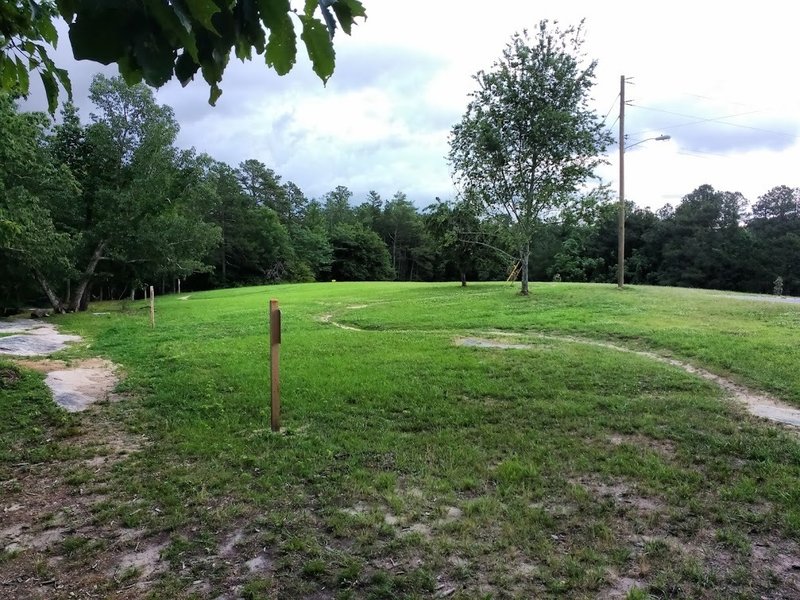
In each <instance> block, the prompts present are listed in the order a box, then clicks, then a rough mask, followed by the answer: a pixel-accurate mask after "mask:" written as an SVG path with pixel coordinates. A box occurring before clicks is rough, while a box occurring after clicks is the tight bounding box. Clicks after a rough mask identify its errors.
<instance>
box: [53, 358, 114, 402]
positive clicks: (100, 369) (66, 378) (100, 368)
mask: <svg viewBox="0 0 800 600" xmlns="http://www.w3.org/2000/svg"><path fill="white" fill-rule="evenodd" d="M114 371H115V365H114V364H113V363H112V362H109V361H107V360H103V359H97V358H95V359H91V360H87V361H83V362H82V363H80V366H77V367H73V368H70V369H64V370H57V371H50V372H49V373H48V374H47V378H46V379H45V383H46V384H47V387H49V388H50V390H51V391H52V392H53V400H55V401H56V403H57V404H58V405H59V406H61V407H62V408H63V409H64V410H66V411H68V412H79V411H82V410H86V409H87V408H88V407H89V406H90V405H91V404H94V403H95V402H101V401H104V400H106V399H108V396H109V394H110V393H111V392H112V391H113V389H114V388H115V387H116V385H117V383H119V379H118V378H117V376H116V375H115V373H114Z"/></svg>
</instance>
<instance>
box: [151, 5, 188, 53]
mask: <svg viewBox="0 0 800 600" xmlns="http://www.w3.org/2000/svg"><path fill="white" fill-rule="evenodd" d="M144 6H145V9H146V11H147V12H148V14H149V15H150V16H152V17H153V18H154V19H155V20H156V23H158V25H159V27H161V31H163V33H164V35H165V36H167V37H169V38H170V39H171V41H172V43H173V46H175V47H177V46H180V47H182V48H185V49H186V50H187V51H188V52H189V53H190V54H191V55H192V58H194V59H195V60H197V42H196V41H195V39H194V36H193V35H191V23H190V22H189V20H188V18H187V17H186V15H185V14H184V13H183V12H182V11H181V10H180V9H179V7H178V6H177V5H175V4H172V5H170V6H167V5H166V4H165V3H164V2H163V0H145V4H144Z"/></svg>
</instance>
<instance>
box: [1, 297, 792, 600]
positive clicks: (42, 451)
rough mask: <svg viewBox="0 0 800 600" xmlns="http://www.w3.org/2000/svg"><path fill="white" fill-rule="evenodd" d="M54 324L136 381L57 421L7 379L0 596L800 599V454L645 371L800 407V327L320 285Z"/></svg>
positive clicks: (768, 306) (736, 411)
mask: <svg viewBox="0 0 800 600" xmlns="http://www.w3.org/2000/svg"><path fill="white" fill-rule="evenodd" d="M270 298H277V299H278V300H279V301H280V304H281V309H282V311H283V336H282V337H283V339H282V342H283V343H282V347H281V371H282V379H281V385H282V399H283V429H282V431H281V432H280V433H279V434H273V433H271V432H270V428H269V362H268V359H269V340H268V319H267V307H268V301H269V299H270ZM741 298H745V297H744V296H741ZM93 313H99V314H93ZM53 322H54V323H56V324H57V325H58V327H59V328H60V329H61V331H62V332H65V333H76V334H78V335H81V336H83V338H84V343H81V344H75V345H73V346H71V347H69V348H68V349H67V350H65V351H62V352H60V353H59V354H57V355H55V356H54V357H53V358H57V359H61V360H64V361H66V362H68V363H69V361H72V360H78V359H81V358H88V357H102V358H105V359H108V360H111V361H113V362H114V363H116V364H117V365H119V367H118V369H119V372H120V374H121V375H122V376H123V380H122V383H121V384H120V385H119V386H118V389H117V390H116V394H115V395H114V399H113V400H112V401H111V402H107V403H102V404H98V405H95V406H93V407H91V408H90V409H89V410H87V411H85V412H82V413H75V414H68V413H65V412H63V411H62V410H60V409H58V408H56V407H55V405H54V404H53V403H52V401H51V399H50V397H49V392H48V390H47V388H46V387H45V386H44V384H43V376H42V375H41V374H40V373H37V372H35V371H33V370H30V369H28V368H21V367H18V366H15V365H14V363H13V362H12V361H11V360H10V359H9V360H6V359H0V397H2V400H1V401H0V439H2V443H0V499H1V501H0V505H2V508H3V512H0V550H2V548H3V547H5V548H6V549H5V550H3V553H2V554H0V597H4V598H29V597H30V598H38V597H42V598H45V597H46V598H68V597H78V598H104V597H110V598H140V597H151V598H247V599H256V598H287V599H288V598H431V597H447V598H555V597H568V598H629V599H631V600H634V599H643V598H649V597H653V598H800V544H799V542H800V436H799V435H798V432H799V431H800V430H798V429H797V428H792V427H789V426H784V425H780V424H775V423H771V422H767V421H765V420H763V419H759V418H757V417H754V416H752V415H750V414H749V413H748V412H747V410H746V408H745V407H744V406H743V405H742V404H740V403H738V402H736V401H734V400H732V399H731V398H729V397H728V393H727V392H726V391H725V389H723V388H721V387H720V386H719V385H716V384H715V383H714V382H710V381H708V380H706V379H704V378H702V377H700V376H698V375H697V374H692V373H688V372H686V371H685V370H684V369H682V368H680V367H679V366H675V365H673V364H668V363H665V362H661V361H659V360H656V357H653V356H647V355H646V354H645V353H646V352H649V353H653V354H655V355H658V356H661V357H666V358H671V359H675V360H678V361H681V362H682V363H687V364H691V365H694V366H695V367H700V368H702V369H705V370H706V371H708V372H710V373H713V374H716V375H718V376H721V377H724V378H725V379H726V380H727V381H730V382H731V383H733V384H736V385H739V386H743V387H744V388H747V389H749V390H752V391H755V392H760V393H763V394H767V395H770V396H772V397H773V398H775V399H777V400H780V401H783V402H785V403H786V404H790V405H792V406H794V407H800V304H792V303H786V302H768V301H758V300H753V299H737V298H733V297H730V296H726V295H725V294H724V293H722V292H714V291H700V290H687V289H677V288H650V287H628V288H626V289H625V290H624V291H619V290H617V289H616V288H615V287H613V286H610V285H589V284H586V285H580V284H535V285H532V288H531V296H530V297H527V298H526V297H522V296H520V295H519V294H518V290H517V288H516V287H511V286H509V285H507V284H474V285H472V284H471V285H469V286H468V287H466V288H461V287H459V286H458V285H457V284H452V283H448V284H416V283H414V284H412V283H360V284H351V283H326V284H302V285H300V284H298V285H280V286H271V287H259V288H240V289H228V290H218V291H212V292H203V293H190V294H188V295H184V296H177V295H172V296H165V297H163V298H157V301H156V327H155V329H150V327H149V311H148V308H147V305H146V304H145V302H143V301H136V302H127V303H101V304H93V305H92V307H91V308H90V311H89V312H88V313H82V314H71V315H65V316H59V317H56V318H54V319H53ZM591 341H599V342H603V343H607V344H608V346H602V345H595V344H592V343H589V342H591ZM611 345H613V346H615V347H610V346H611ZM623 349H628V350H633V351H637V352H639V353H636V352H625V351H622V350H623ZM12 538H14V539H16V540H18V541H17V542H15V543H14V544H10V540H11V539H12ZM70 594H75V596H70Z"/></svg>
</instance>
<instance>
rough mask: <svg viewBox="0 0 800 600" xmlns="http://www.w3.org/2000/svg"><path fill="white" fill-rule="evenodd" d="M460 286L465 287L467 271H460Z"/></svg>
mask: <svg viewBox="0 0 800 600" xmlns="http://www.w3.org/2000/svg"><path fill="white" fill-rule="evenodd" d="M461 287H467V272H466V271H464V270H462V271H461Z"/></svg>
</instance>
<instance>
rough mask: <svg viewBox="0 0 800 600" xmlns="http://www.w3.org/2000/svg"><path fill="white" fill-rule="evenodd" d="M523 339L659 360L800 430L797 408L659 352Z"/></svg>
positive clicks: (466, 341)
mask: <svg viewBox="0 0 800 600" xmlns="http://www.w3.org/2000/svg"><path fill="white" fill-rule="evenodd" d="M486 333H487V334H488V335H505V334H507V332H492V331H489V332H486ZM518 335H520V336H523V335H524V336H530V337H535V338H539V339H543V340H552V341H556V342H567V343H571V344H584V345H587V346H595V347H598V348H606V349H608V350H614V351H615V352H624V353H627V354H634V355H636V356H641V357H644V358H648V359H650V360H655V361H658V362H660V363H664V364H667V365H671V366H673V367H678V368H679V369H683V370H684V371H686V372H687V373H691V374H692V375H696V376H697V377H700V378H702V379H705V380H706V381H710V382H712V383H714V384H716V385H718V386H719V387H721V388H722V389H723V390H725V391H726V392H727V393H728V395H729V396H731V397H732V398H734V399H735V400H737V401H738V402H740V403H742V404H743V405H744V406H746V407H747V410H748V411H749V412H750V413H751V414H753V415H755V416H757V417H761V418H764V419H768V420H770V421H773V422H775V423H782V424H784V425H790V426H792V427H800V409H797V408H795V407H793V406H790V405H788V404H786V403H784V402H781V401H780V400H778V399H776V398H773V397H772V396H769V395H768V394H764V393H762V392H757V391H754V390H751V389H750V388H747V387H745V386H743V385H740V384H738V383H735V382H733V381H731V380H730V379H727V378H725V377H722V376H720V375H717V374H716V373H712V372H711V371H707V370H706V369H703V368H701V367H696V366H695V365H692V364H690V363H687V362H684V361H681V360H677V359H674V358H668V357H666V356H662V355H660V354H656V353H655V352H648V351H644V350H633V349H631V348H626V347H625V346H620V345H617V344H612V343H610V342H602V341H599V340H593V339H590V338H581V337H575V336H562V335H552V334H544V333H536V332H529V333H526V334H518ZM455 343H456V344H457V345H460V346H476V347H487V348H500V349H519V350H523V349H528V348H530V346H528V347H526V346H525V345H524V344H509V343H507V342H499V341H496V340H491V339H484V338H474V337H473V338H456V340H455Z"/></svg>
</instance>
